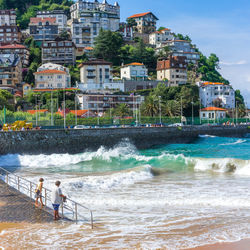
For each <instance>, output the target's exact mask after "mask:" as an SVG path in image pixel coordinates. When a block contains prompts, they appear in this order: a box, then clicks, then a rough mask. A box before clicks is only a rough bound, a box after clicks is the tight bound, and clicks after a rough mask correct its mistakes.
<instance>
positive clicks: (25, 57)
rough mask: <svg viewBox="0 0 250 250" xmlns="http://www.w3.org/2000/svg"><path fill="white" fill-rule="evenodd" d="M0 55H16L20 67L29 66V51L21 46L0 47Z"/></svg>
mask: <svg viewBox="0 0 250 250" xmlns="http://www.w3.org/2000/svg"><path fill="white" fill-rule="evenodd" d="M0 54H17V55H19V57H20V58H21V62H22V66H23V67H27V66H28V65H29V56H30V51H29V49H28V48H27V47H26V46H24V45H22V44H17V43H13V44H9V45H3V46H0Z"/></svg>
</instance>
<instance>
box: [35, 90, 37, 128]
mask: <svg viewBox="0 0 250 250" xmlns="http://www.w3.org/2000/svg"><path fill="white" fill-rule="evenodd" d="M35 97H36V126H37V95H35Z"/></svg>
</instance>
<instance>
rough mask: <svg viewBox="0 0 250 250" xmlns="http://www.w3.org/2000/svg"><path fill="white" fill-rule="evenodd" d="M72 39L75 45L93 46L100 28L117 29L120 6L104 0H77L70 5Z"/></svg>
mask: <svg viewBox="0 0 250 250" xmlns="http://www.w3.org/2000/svg"><path fill="white" fill-rule="evenodd" d="M70 12H71V21H70V22H69V24H70V26H71V34H72V40H73V42H74V43H75V45H76V46H77V47H85V46H93V45H94V40H95V38H96V37H97V36H98V35H99V32H100V30H101V29H103V30H111V31H118V30H119V23H120V6H119V4H118V3H117V2H116V3H115V4H114V5H111V4H108V3H107V1H106V0H103V2H102V3H99V2H98V1H96V0H95V1H94V2H89V1H85V0H78V1H77V2H76V3H75V4H73V5H72V6H71V7H70Z"/></svg>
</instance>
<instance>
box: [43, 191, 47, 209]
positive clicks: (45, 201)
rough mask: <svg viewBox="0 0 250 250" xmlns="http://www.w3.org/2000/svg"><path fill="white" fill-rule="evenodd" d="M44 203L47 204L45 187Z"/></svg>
mask: <svg viewBox="0 0 250 250" xmlns="http://www.w3.org/2000/svg"><path fill="white" fill-rule="evenodd" d="M44 203H45V207H46V206H47V189H46V188H45V189H44Z"/></svg>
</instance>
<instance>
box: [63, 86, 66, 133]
mask: <svg viewBox="0 0 250 250" xmlns="http://www.w3.org/2000/svg"><path fill="white" fill-rule="evenodd" d="M65 92H66V89H65V88H64V91H63V103H64V105H63V125H64V129H66V113H65V112H66V111H65V105H66V97H65Z"/></svg>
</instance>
